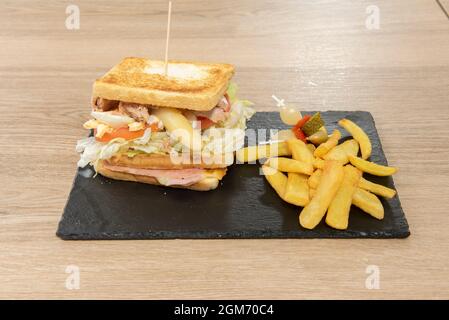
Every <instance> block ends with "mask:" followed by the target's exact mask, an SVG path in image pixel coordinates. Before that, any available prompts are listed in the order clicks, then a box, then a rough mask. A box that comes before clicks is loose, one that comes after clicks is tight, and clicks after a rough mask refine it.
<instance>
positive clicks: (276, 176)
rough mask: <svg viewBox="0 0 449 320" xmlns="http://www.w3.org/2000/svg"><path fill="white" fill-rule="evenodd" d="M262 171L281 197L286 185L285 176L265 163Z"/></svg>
mask: <svg viewBox="0 0 449 320" xmlns="http://www.w3.org/2000/svg"><path fill="white" fill-rule="evenodd" d="M262 172H263V174H264V176H265V178H266V179H267V181H268V183H269V184H270V185H271V186H272V187H273V189H274V190H275V191H276V193H277V194H278V195H279V197H281V198H283V197H284V193H285V188H286V187H287V177H286V176H285V175H284V174H283V173H282V172H280V171H278V170H276V169H274V168H271V167H269V166H265V165H263V166H262Z"/></svg>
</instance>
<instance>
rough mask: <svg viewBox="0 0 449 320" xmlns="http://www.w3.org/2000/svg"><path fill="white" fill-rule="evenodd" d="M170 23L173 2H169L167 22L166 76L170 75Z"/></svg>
mask: <svg viewBox="0 0 449 320" xmlns="http://www.w3.org/2000/svg"><path fill="white" fill-rule="evenodd" d="M170 22H171V1H169V2H168V21H167V39H166V42H165V64H164V74H165V76H167V74H168V42H169V40H170Z"/></svg>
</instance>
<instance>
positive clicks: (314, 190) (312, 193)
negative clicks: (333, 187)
mask: <svg viewBox="0 0 449 320" xmlns="http://www.w3.org/2000/svg"><path fill="white" fill-rule="evenodd" d="M315 193H316V189H312V188H310V187H309V199H312V198H313V196H314V195H315Z"/></svg>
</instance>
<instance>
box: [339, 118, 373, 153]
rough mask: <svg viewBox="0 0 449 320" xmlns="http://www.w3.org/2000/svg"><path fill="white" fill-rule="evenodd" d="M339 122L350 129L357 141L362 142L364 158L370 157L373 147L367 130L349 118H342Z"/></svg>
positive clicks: (346, 128) (361, 149)
mask: <svg viewBox="0 0 449 320" xmlns="http://www.w3.org/2000/svg"><path fill="white" fill-rule="evenodd" d="M338 124H339V125H340V126H342V127H343V128H345V130H346V131H348V132H349V133H350V134H351V135H352V136H353V137H354V139H355V140H357V142H358V143H359V144H360V151H361V153H362V158H363V159H365V160H366V159H368V158H369V157H370V155H371V150H372V147H371V141H370V139H369V137H368V135H367V134H366V133H365V131H363V129H362V128H360V127H359V126H358V125H356V124H355V123H354V122H352V121H351V120H348V119H341V120H340V121H338Z"/></svg>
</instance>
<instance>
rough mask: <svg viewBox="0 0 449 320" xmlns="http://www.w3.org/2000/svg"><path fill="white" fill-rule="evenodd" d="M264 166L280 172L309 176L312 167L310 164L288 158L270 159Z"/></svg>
mask: <svg viewBox="0 0 449 320" xmlns="http://www.w3.org/2000/svg"><path fill="white" fill-rule="evenodd" d="M265 164H266V165H268V166H270V167H272V168H275V169H277V170H279V171H282V172H296V173H303V174H307V175H309V176H310V175H311V174H312V173H313V166H312V165H311V164H310V163H305V162H301V161H298V160H293V159H288V158H270V159H268V160H267V162H266V163H265Z"/></svg>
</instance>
